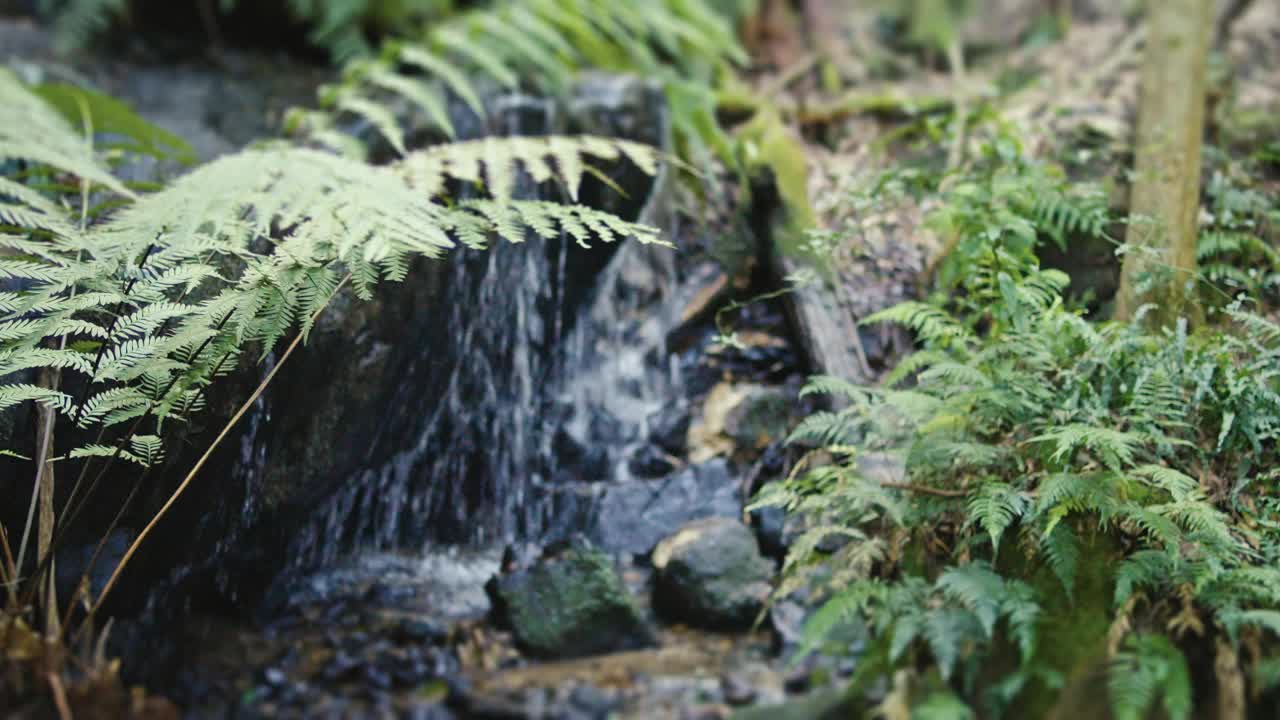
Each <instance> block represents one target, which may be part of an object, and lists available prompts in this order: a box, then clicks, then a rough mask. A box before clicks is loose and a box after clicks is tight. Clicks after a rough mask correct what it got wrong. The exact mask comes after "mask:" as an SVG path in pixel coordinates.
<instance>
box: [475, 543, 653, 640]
mask: <svg viewBox="0 0 1280 720" xmlns="http://www.w3.org/2000/svg"><path fill="white" fill-rule="evenodd" d="M486 589H487V590H488V591H489V596H490V598H491V599H492V600H493V607H494V613H495V614H496V615H497V617H498V619H499V620H500V621H501V622H503V623H504V624H505V625H507V626H509V627H510V628H511V630H512V632H513V633H514V634H515V638H516V642H517V643H519V645H520V647H521V649H522V650H524V651H525V652H526V653H528V654H530V655H533V656H536V657H541V658H571V657H581V656H584V655H598V654H603V653H609V652H617V651H621V650H635V649H638V648H643V647H651V646H653V645H656V643H657V640H656V636H655V634H654V632H653V629H652V628H651V627H650V626H649V625H648V623H646V622H645V620H644V618H643V617H641V615H640V611H639V609H638V608H637V607H636V605H635V603H634V602H633V600H632V598H631V596H630V595H629V594H628V593H627V590H626V588H625V587H624V586H623V583H622V579H621V578H620V577H618V573H617V570H616V569H615V568H614V566H613V562H612V561H611V560H610V559H609V557H608V556H607V555H604V554H603V553H601V552H599V551H597V550H595V549H593V548H592V547H590V546H589V545H587V544H585V543H581V544H576V545H574V546H571V547H569V548H568V549H565V550H563V551H561V552H560V553H558V554H556V555H553V556H545V555H544V556H543V557H542V558H540V559H539V560H538V561H536V562H535V563H534V564H533V565H532V566H531V567H529V568H528V569H525V570H518V571H516V572H512V573H508V574H506V575H499V576H497V577H495V578H493V579H492V580H491V581H490V582H489V585H488V586H487V588H486Z"/></svg>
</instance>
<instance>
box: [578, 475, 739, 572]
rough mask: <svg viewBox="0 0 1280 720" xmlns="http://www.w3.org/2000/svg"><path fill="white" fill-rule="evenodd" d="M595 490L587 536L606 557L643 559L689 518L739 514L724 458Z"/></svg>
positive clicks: (735, 495)
mask: <svg viewBox="0 0 1280 720" xmlns="http://www.w3.org/2000/svg"><path fill="white" fill-rule="evenodd" d="M594 490H595V492H594V493H593V495H592V497H591V500H590V513H591V516H590V518H589V521H588V524H587V530H586V535H587V537H588V538H589V539H590V540H591V542H592V543H594V544H595V545H596V546H598V547H599V548H600V549H602V550H604V551H605V552H608V553H631V554H635V555H643V554H645V553H648V552H649V551H650V550H652V549H653V547H654V546H655V545H657V544H658V541H659V540H661V539H662V538H664V537H666V536H668V535H670V534H671V533H673V532H675V531H676V530H677V529H679V528H680V527H681V526H682V525H684V524H685V523H687V522H689V521H691V520H696V519H698V518H704V517H711V516H715V517H737V516H739V515H740V514H741V513H742V500H741V497H740V492H739V489H738V484H737V482H736V481H735V480H734V478H733V477H732V476H731V475H730V473H729V466H728V465H727V464H726V463H725V462H724V461H723V460H712V461H710V462H707V463H702V464H700V465H693V466H690V467H687V468H685V469H683V470H680V471H679V472H677V473H675V474H672V475H670V476H668V477H666V478H663V479H661V480H633V481H629V482H625V483H617V484H609V485H602V486H598V487H597V488H594Z"/></svg>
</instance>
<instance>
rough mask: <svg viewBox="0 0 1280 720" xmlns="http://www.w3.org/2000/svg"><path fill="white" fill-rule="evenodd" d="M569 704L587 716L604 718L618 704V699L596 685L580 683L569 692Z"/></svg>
mask: <svg viewBox="0 0 1280 720" xmlns="http://www.w3.org/2000/svg"><path fill="white" fill-rule="evenodd" d="M569 705H570V707H572V708H573V709H574V710H576V711H577V712H579V713H582V714H583V715H585V716H586V717H590V718H604V717H608V715H609V713H610V712H612V711H613V710H614V708H616V707H617V706H618V701H617V699H616V698H614V697H613V696H612V695H610V694H608V693H606V692H604V691H603V690H601V689H600V688H598V687H595V686H594V685H579V686H577V687H575V688H574V689H573V690H572V691H571V692H570V693H569Z"/></svg>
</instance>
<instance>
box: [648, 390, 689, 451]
mask: <svg viewBox="0 0 1280 720" xmlns="http://www.w3.org/2000/svg"><path fill="white" fill-rule="evenodd" d="M690 419H691V418H690V414H689V407H688V406H687V405H685V404H683V403H673V404H671V405H668V406H666V407H664V408H663V409H661V410H659V411H658V412H656V413H654V414H652V415H650V416H649V418H648V422H649V440H650V441H652V442H653V443H654V444H655V445H657V446H658V447H660V448H662V449H663V450H666V451H667V452H668V453H670V454H672V455H675V456H677V457H679V456H681V455H683V454H684V452H685V450H686V449H687V448H688V443H689V421H690Z"/></svg>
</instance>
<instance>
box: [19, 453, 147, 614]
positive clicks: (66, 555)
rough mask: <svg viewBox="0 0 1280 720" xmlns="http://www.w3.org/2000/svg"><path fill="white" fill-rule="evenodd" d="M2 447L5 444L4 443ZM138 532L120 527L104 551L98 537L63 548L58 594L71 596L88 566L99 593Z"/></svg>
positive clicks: (91, 583)
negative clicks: (100, 546) (99, 544)
mask: <svg viewBox="0 0 1280 720" xmlns="http://www.w3.org/2000/svg"><path fill="white" fill-rule="evenodd" d="M0 439H3V438H0ZM0 447H4V446H3V445H0ZM134 536H135V533H134V532H133V531H132V530H130V529H127V528H117V529H116V530H113V531H112V532H111V534H110V535H108V536H107V537H106V539H105V540H104V541H103V542H102V549H101V551H99V550H98V541H97V540H94V541H92V542H89V543H86V544H84V545H81V546H79V547H70V548H66V549H64V550H63V551H61V552H59V553H58V555H57V563H56V567H57V571H56V576H57V583H58V597H59V598H69V597H71V595H72V592H73V591H74V590H75V588H76V585H77V583H79V582H80V579H81V576H83V575H84V573H85V571H86V570H89V587H90V594H91V595H92V596H94V597H97V595H98V594H100V593H101V592H102V588H103V586H105V585H106V584H107V580H108V579H110V577H111V573H112V572H114V571H115V568H116V566H117V565H119V564H120V559H121V558H123V557H124V554H125V552H126V551H127V550H128V549H129V545H130V543H132V542H133V538H134ZM95 554H96V556H97V557H96V558H95ZM90 562H92V563H93V566H92V568H90V566H89V563H90Z"/></svg>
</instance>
